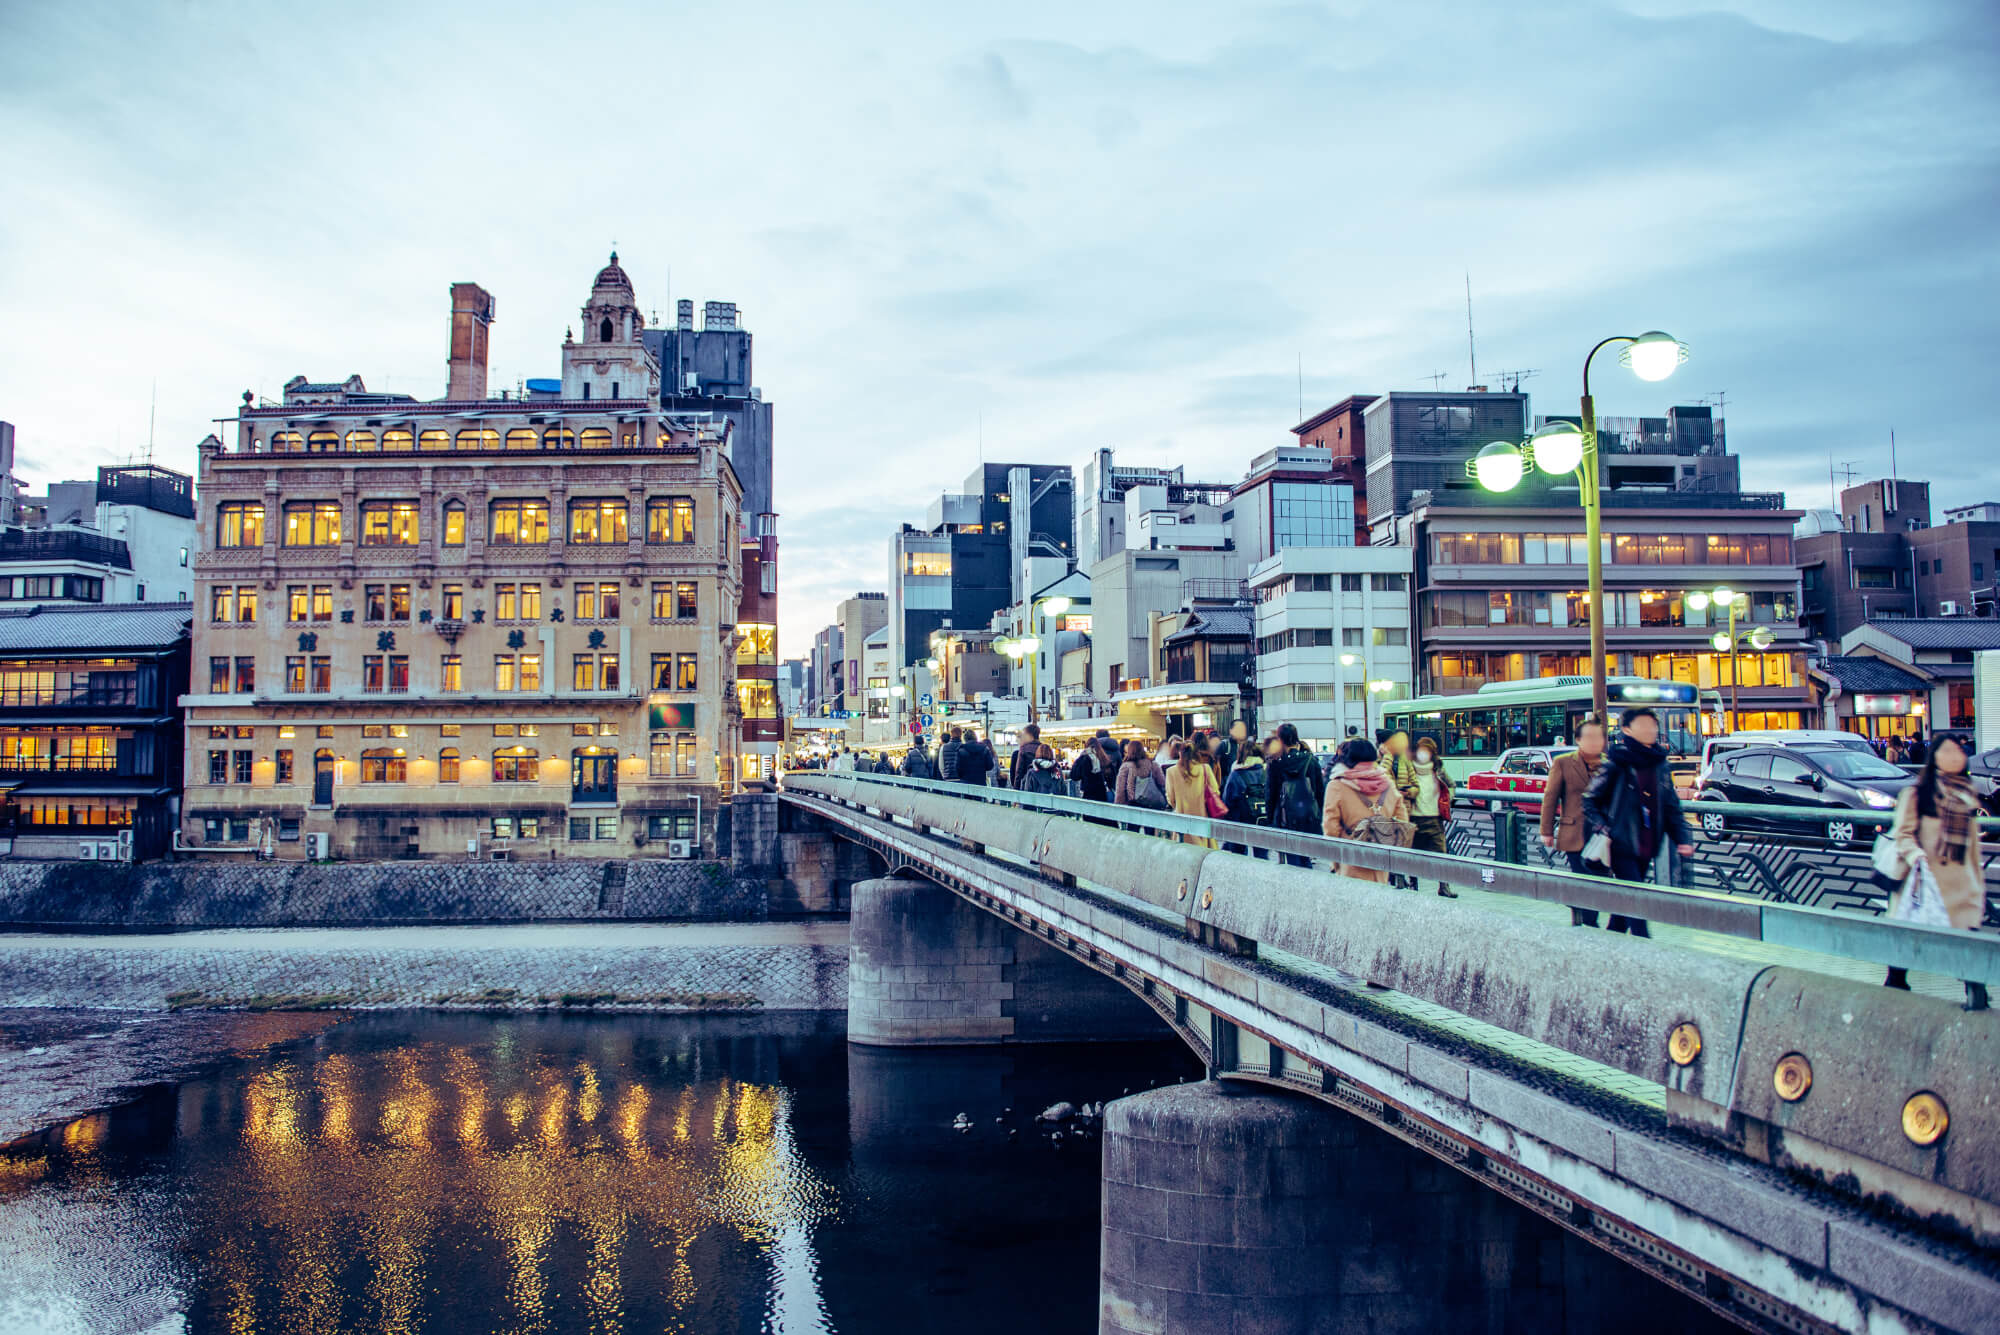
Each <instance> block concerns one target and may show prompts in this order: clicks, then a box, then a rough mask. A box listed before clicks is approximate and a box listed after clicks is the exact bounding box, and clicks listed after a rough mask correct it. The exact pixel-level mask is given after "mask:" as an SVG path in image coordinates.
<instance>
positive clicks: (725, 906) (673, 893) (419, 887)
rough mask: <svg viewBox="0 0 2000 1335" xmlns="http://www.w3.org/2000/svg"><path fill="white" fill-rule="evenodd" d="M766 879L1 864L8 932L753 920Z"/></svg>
mask: <svg viewBox="0 0 2000 1335" xmlns="http://www.w3.org/2000/svg"><path fill="white" fill-rule="evenodd" d="M770 885H771V883H770V882H769V881H768V880H765V879H762V878H751V877H743V876H738V875H736V874H735V873H734V872H733V871H732V869H731V868H730V866H729V865H728V864H726V863H720V862H691V861H667V860H664V859H657V858H633V859H615V860H610V861H595V860H591V861H586V860H583V859H569V858H565V859H562V860H560V861H550V862H469V861H468V862H443V861H436V862H384V863H300V862H210V861H194V862H176V863H161V862H152V863H142V864H127V863H105V862H41V863H31V862H12V863H0V923H6V924H13V925H17V926H93V927H130V928H148V929H157V928H162V927H296V926H323V925H330V924H340V923H356V924H359V923H398V922H409V923H436V922H521V921H535V920H543V919H570V920H574V919H645V918H680V919H731V920H736V921H746V920H757V919H762V918H765V917H767V916H768V915H769V913H770V894H771V891H770Z"/></svg>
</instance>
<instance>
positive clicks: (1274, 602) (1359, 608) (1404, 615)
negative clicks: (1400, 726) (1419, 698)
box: [1250, 546, 1416, 749]
mask: <svg viewBox="0 0 2000 1335" xmlns="http://www.w3.org/2000/svg"><path fill="white" fill-rule="evenodd" d="M1414 556H1415V553H1414V552H1413V551H1412V549H1410V548H1408V547H1391V546H1383V547H1355V546H1336V547H1290V548H1287V549H1285V550H1283V551H1281V552H1279V553H1278V554H1277V555H1275V556H1272V557H1270V558H1269V559H1267V560H1264V561H1261V562H1259V563H1258V565H1257V566H1256V567H1255V568H1254V569H1253V570H1251V572H1250V588H1251V592H1252V595H1253V596H1254V597H1255V599H1256V618H1257V644H1256V650H1257V693H1256V700H1255V704H1256V713H1257V729H1258V731H1259V732H1260V733H1268V732H1269V731H1270V730H1271V729H1273V728H1276V727H1278V726H1279V725H1280V724H1285V723H1290V724H1292V725H1293V726H1294V727H1296V728H1297V729H1298V730H1299V735H1300V736H1301V737H1303V738H1305V739H1306V740H1307V742H1308V744H1310V745H1312V746H1314V747H1316V748H1320V749H1331V748H1332V747H1334V746H1337V745H1339V743H1340V742H1341V741H1342V740H1343V739H1345V738H1347V737H1353V736H1363V737H1367V738H1369V739H1370V740H1371V741H1372V740H1373V739H1374V738H1375V736H1376V732H1377V730H1378V728H1377V725H1378V724H1379V723H1380V721H1381V717H1382V716H1381V708H1382V705H1383V704H1384V703H1386V702H1387V701H1390V700H1400V699H1406V698H1408V697H1409V696H1410V695H1411V694H1413V693H1414V688H1415V683H1416V647H1415V646H1414V645H1413V644H1412V643H1411V626H1410V622H1411V616H1410V608H1411V604H1410V581H1411V574H1412V570H1413V558H1414Z"/></svg>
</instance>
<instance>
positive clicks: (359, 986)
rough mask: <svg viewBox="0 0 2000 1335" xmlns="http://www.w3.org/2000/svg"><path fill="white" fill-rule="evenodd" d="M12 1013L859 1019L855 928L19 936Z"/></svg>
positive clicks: (2, 1000)
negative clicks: (238, 1010) (416, 1010)
mask: <svg viewBox="0 0 2000 1335" xmlns="http://www.w3.org/2000/svg"><path fill="white" fill-rule="evenodd" d="M4 950H5V953H6V960H7V964H6V967H5V968H4V969H0V1006H50V1007H91V1008H111V1009H120V1010H183V1009H191V1008H203V1007H213V1006H242V1007H249V1008H251V1009H258V1010H261V1009H280V1008H339V1009H347V1008H356V1007H410V1006H427V1007H428V1006H443V1007H468V1008H478V1009H514V1008H529V1009H542V1008H548V1009H561V1010H575V1009H617V1008H631V1009H643V1010H700V1011H745V1010H844V1009H845V1008H846V1006H847V942H846V931H845V929H844V927H843V926H842V925H841V924H839V923H786V924H721V923H718V924H707V923H686V924H639V923H624V924H617V925H609V924H606V925H576V926H552V925H542V926H533V927H518V926H517V927H425V928H376V929H360V928H328V929H318V930H313V929H301V930H296V931H288V932H261V931H222V932H190V933H176V934H173V935H169V936H147V937H137V936H123V935H121V936H111V937H106V936H93V937H74V936H68V937H64V936H10V937H7V938H5V945H4Z"/></svg>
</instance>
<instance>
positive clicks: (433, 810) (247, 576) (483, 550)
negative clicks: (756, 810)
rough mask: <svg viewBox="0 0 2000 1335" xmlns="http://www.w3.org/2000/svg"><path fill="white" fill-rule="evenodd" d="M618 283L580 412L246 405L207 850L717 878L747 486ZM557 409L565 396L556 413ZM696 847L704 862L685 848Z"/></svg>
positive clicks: (226, 461)
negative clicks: (711, 872) (635, 860)
mask: <svg viewBox="0 0 2000 1335" xmlns="http://www.w3.org/2000/svg"><path fill="white" fill-rule="evenodd" d="M617 260H618V257H617V256H616V255H613V256H612V259H611V263H610V264H609V265H607V266H606V267H605V268H604V269H603V271H602V272H600V273H599V274H598V275H597V279H596V282H595V283H594V284H593V285H592V287H591V292H590V298H589V300H588V302H586V304H585V305H584V308H583V324H582V329H581V332H582V334H583V336H584V337H583V340H582V341H581V342H579V341H577V340H576V339H575V338H574V337H571V338H569V339H566V340H565V342H564V344H563V349H562V365H563V375H562V382H561V388H560V390H557V389H556V388H555V387H554V386H553V385H552V384H547V383H546V382H531V386H530V393H529V394H528V395H527V397H525V398H508V397H506V396H505V393H504V392H503V393H502V395H501V397H498V398H489V397H485V396H484V395H485V382H486V364H485V363H486V328H485V326H486V324H487V322H489V321H490V320H491V319H492V315H493V302H492V298H491V297H489V296H487V294H486V293H485V292H483V291H481V290H480V289H479V288H478V287H476V286H475V285H473V284H469V283H462V284H458V285H455V286H454V287H453V289H452V298H453V315H452V322H453V337H452V344H451V349H452V355H451V357H450V358H449V359H448V360H449V364H450V381H449V383H450V386H451V388H452V392H455V393H460V394H470V395H472V397H466V398H458V399H451V398H447V399H442V400H436V401H431V402H419V401H417V400H415V399H413V398H411V397H409V396H407V395H397V394H381V393H370V392H369V391H368V390H367V389H366V387H365V386H364V385H363V384H362V382H361V380H360V378H359V377H358V376H356V377H350V378H349V379H348V380H346V381H344V382H339V383H320V384H316V383H310V382H307V381H306V380H304V378H303V377H301V378H299V379H295V380H293V381H292V382H291V383H290V384H288V385H287V386H286V388H285V401H284V402H283V403H282V404H268V403H267V404H262V405H253V404H252V402H251V396H250V395H248V394H246V395H245V396H244V406H243V408H242V410H241V412H240V413H239V414H238V416H237V418H236V424H235V425H236V430H235V436H236V439H235V443H234V446H233V447H226V446H224V445H223V443H222V442H221V441H220V440H218V439H217V438H216V437H214V436H211V437H209V438H208V440H206V441H204V442H203V444H202V451H201V471H200V481H199V488H198V495H199V499H200V507H201V513H200V522H201V530H202V531H201V549H200V552H199V554H198V555H197V556H196V558H195V585H196V593H195V631H194V668H193V672H192V676H193V682H192V685H191V687H190V691H191V693H190V694H189V695H188V696H187V697H185V703H186V706H187V728H188V747H187V757H188V760H187V787H186V797H185V800H184V803H183V808H182V829H183V832H184V834H185V836H186V837H187V839H188V841H189V842H191V843H199V844H202V845H204V846H208V847H214V846H217V845H222V846H228V847H237V848H262V849H265V850H268V851H270V852H272V853H274V854H275V855H276V856H278V857H281V858H303V857H307V856H312V855H316V854H318V853H319V852H320V851H321V849H322V848H324V849H325V851H326V852H327V853H329V854H331V855H332V856H336V857H408V856H422V857H438V856H466V855H468V854H471V855H474V856H479V857H490V856H495V855H499V854H505V855H507V856H513V857H548V856H564V855H567V856H596V857H602V856H618V855H622V854H629V853H632V852H633V851H635V850H636V849H639V848H644V849H645V850H646V851H647V852H648V853H654V854H658V853H673V854H680V855H683V856H689V855H699V854H700V853H701V851H702V848H703V846H704V844H707V845H708V847H709V849H710V851H713V831H714V826H715V812H716V808H717V806H718V804H719V802H720V801H721V800H722V799H723V798H724V797H725V796H726V795H727V794H728V793H729V792H730V791H731V789H732V788H733V787H734V785H735V781H736V778H737V773H736V765H737V743H736V737H737V734H738V728H737V713H738V704H737V700H736V689H735V678H736V668H735V659H736V648H735V645H734V643H733V640H734V635H735V630H736V627H735V621H736V609H737V605H738V600H739V597H740V594H741V578H742V576H741V573H740V572H741V566H740V562H739V560H738V552H739V546H740V542H741V537H742V531H741V518H740V499H741V487H740V486H739V484H738V481H737V478H736V475H735V473H734V472H733V471H732V469H731V467H730V464H729V456H728V443H729V442H728V430H729V428H728V426H727V423H726V422H724V421H722V420H720V419H716V418H711V417H709V416H707V415H705V414H681V413H666V412H663V411H662V410H661V407H660V368H659V366H658V364H657V361H656V360H655V358H654V357H653V356H652V354H651V353H650V352H648V351H647V349H646V348H645V346H644V344H643V342H642V340H641V337H640V334H641V329H642V327H643V323H644V322H643V320H642V319H641V317H640V314H639V309H638V304H637V301H636V299H635V297H634V295H633V292H632V286H631V283H630V281H629V280H628V279H627V278H626V275H625V271H624V270H623V269H621V268H620V267H619V265H618V262H617ZM535 383H542V384H543V385H544V388H543V389H541V390H540V391H539V392H537V391H535V390H534V384H535ZM683 841H686V842H687V843H688V845H689V846H688V847H683V846H682V844H683Z"/></svg>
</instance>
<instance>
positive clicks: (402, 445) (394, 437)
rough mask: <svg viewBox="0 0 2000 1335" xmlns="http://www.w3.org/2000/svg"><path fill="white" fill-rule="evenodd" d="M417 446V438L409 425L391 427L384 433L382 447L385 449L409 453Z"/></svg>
mask: <svg viewBox="0 0 2000 1335" xmlns="http://www.w3.org/2000/svg"><path fill="white" fill-rule="evenodd" d="M416 447H417V438H416V437H415V436H414V435H412V434H411V433H410V430H409V428H407V427H391V428H389V429H388V430H387V431H384V432H383V433H382V448H383V449H384V450H385V451H391V452H394V451H400V452H403V453H408V452H409V451H411V450H413V449H415V448H416Z"/></svg>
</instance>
